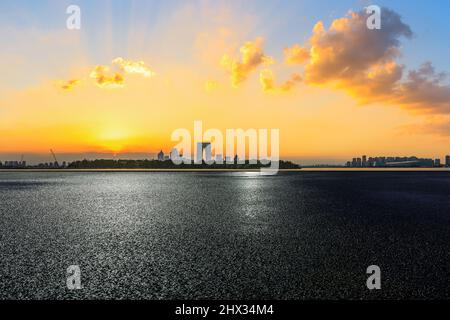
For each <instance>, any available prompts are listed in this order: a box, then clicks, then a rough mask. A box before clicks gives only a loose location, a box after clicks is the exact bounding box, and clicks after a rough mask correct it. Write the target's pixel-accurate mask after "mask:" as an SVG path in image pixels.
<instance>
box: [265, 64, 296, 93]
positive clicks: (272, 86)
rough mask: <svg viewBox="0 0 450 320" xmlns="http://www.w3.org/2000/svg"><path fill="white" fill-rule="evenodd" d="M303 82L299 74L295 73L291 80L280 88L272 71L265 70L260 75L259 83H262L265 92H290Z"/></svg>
mask: <svg viewBox="0 0 450 320" xmlns="http://www.w3.org/2000/svg"><path fill="white" fill-rule="evenodd" d="M301 81H302V77H301V75H300V74H298V73H294V74H292V75H291V77H290V78H289V80H287V81H285V82H284V83H283V84H281V85H280V86H277V85H276V81H275V76H274V74H273V72H272V70H270V69H264V70H261V72H260V74H259V82H260V83H261V86H262V88H263V90H264V92H288V91H290V90H291V89H292V88H293V87H294V86H295V85H296V84H297V83H299V82H301Z"/></svg>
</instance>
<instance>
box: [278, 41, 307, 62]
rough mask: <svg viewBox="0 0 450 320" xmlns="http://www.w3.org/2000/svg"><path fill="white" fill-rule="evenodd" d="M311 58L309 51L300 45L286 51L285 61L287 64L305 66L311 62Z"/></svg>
mask: <svg viewBox="0 0 450 320" xmlns="http://www.w3.org/2000/svg"><path fill="white" fill-rule="evenodd" d="M309 57H310V56H309V50H308V49H306V48H304V47H302V46H300V45H298V44H295V45H293V46H292V47H291V48H286V49H284V61H285V62H286V63H287V64H303V63H305V62H306V61H308V60H309Z"/></svg>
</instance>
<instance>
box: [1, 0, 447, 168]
mask: <svg viewBox="0 0 450 320" xmlns="http://www.w3.org/2000/svg"><path fill="white" fill-rule="evenodd" d="M70 4H72V3H71V2H70V1H42V2H40V3H39V4H37V3H35V2H34V1H27V0H21V1H16V2H8V3H6V2H5V3H1V4H0V9H1V10H0V25H1V26H2V29H1V30H2V31H1V32H2V33H4V39H8V42H5V41H4V42H3V43H2V49H3V50H2V53H1V54H0V57H1V59H0V65H1V67H2V70H4V72H5V74H8V77H5V78H4V79H2V80H1V81H2V82H1V85H0V135H1V139H2V140H1V143H0V159H1V160H3V161H11V160H19V159H20V157H21V156H22V155H24V156H25V158H26V159H27V161H28V162H30V163H33V162H42V161H43V160H44V159H46V158H49V155H48V153H47V150H49V149H50V148H52V149H54V150H56V151H57V153H58V154H60V155H61V157H63V158H64V160H65V161H73V160H76V159H80V158H83V157H85V156H87V155H88V157H90V156H89V155H92V158H100V157H101V155H108V156H110V157H114V156H115V157H116V158H120V157H125V158H133V157H139V158H140V157H146V155H148V154H156V153H157V152H158V151H159V149H160V147H159V146H161V145H164V146H167V148H168V150H170V149H171V148H172V146H173V145H174V144H173V143H172V142H171V141H170V136H171V133H172V132H173V131H174V130H176V129H178V128H184V127H190V124H191V123H192V122H193V121H195V120H202V121H204V123H205V126H208V127H213V128H218V129H219V130H222V131H225V130H226V129H227V128H243V129H247V128H277V129H279V130H280V142H281V143H280V157H281V158H283V159H289V160H294V161H296V162H299V163H306V164H314V163H316V164H321V163H331V164H337V163H345V162H346V161H347V160H348V159H349V158H351V157H352V156H353V155H354V154H363V153H370V154H392V155H393V156H402V155H405V154H411V155H416V156H417V157H420V158H425V157H430V158H433V159H436V158H438V157H440V158H441V160H442V161H444V159H445V158H442V157H445V155H446V154H448V150H447V149H448V145H450V131H449V130H448V128H449V123H450V86H449V84H448V80H447V79H445V76H444V74H445V73H446V72H449V71H450V62H449V61H448V59H447V57H448V56H449V55H450V51H449V50H450V48H449V47H448V45H446V44H445V43H443V42H442V41H441V40H442V38H443V37H444V36H445V30H446V29H448V28H449V27H450V22H449V21H448V19H446V16H445V11H446V10H443V9H445V8H449V9H450V5H449V4H448V2H447V1H441V2H439V3H438V2H435V3H434V4H433V5H430V4H429V3H428V2H426V1H418V2H417V3H416V4H415V6H414V8H412V7H411V6H410V4H409V2H408V1H396V3H391V2H388V1H377V2H376V3H374V4H376V5H379V6H381V7H382V8H383V11H382V13H383V14H382V19H385V20H382V21H384V24H382V28H381V30H367V29H366V27H365V24H364V23H363V22H364V21H363V20H364V19H365V13H364V8H365V7H366V6H367V5H368V4H370V3H369V2H366V1H350V0H345V1H342V2H339V4H337V3H335V2H330V1H319V2H317V1H302V2H295V3H279V2H277V1H268V2H265V3H264V4H261V3H256V2H250V3H249V2H242V1H230V2H208V1H206V2H203V1H193V2H189V3H184V2H180V1H170V2H167V3H164V4H163V3H156V2H152V1H148V2H145V3H143V2H139V1H129V2H121V1H102V2H101V3H95V4H94V3H92V2H90V1H76V4H77V5H79V7H80V8H81V12H82V24H81V29H80V30H68V29H67V28H66V19H67V17H68V15H67V14H66V8H67V7H68V6H69V5H70ZM274 10H276V11H277V12H279V13H280V14H279V15H277V17H274V16H273V15H272V16H271V15H270V13H271V12H274ZM350 11H351V12H350ZM268 16H270V17H271V19H266V17H268ZM49 17H56V18H55V19H49ZM279 17H280V18H279ZM281 17H282V18H281ZM337 40H338V41H337ZM147 157H148V156H147Z"/></svg>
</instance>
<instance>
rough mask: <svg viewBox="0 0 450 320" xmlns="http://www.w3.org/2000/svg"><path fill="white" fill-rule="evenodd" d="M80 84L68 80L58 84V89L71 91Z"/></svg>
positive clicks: (77, 81)
mask: <svg viewBox="0 0 450 320" xmlns="http://www.w3.org/2000/svg"><path fill="white" fill-rule="evenodd" d="M80 83H81V81H80V80H76V79H73V80H68V81H63V82H62V83H60V85H59V87H60V88H61V89H63V90H65V91H71V90H72V89H73V88H74V87H76V86H78V85H79V84H80Z"/></svg>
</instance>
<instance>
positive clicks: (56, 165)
mask: <svg viewBox="0 0 450 320" xmlns="http://www.w3.org/2000/svg"><path fill="white" fill-rule="evenodd" d="M50 153H51V154H52V156H53V159H55V167H56V168H59V163H58V160H57V159H56V156H55V153H54V152H53V150H52V149H50Z"/></svg>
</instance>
